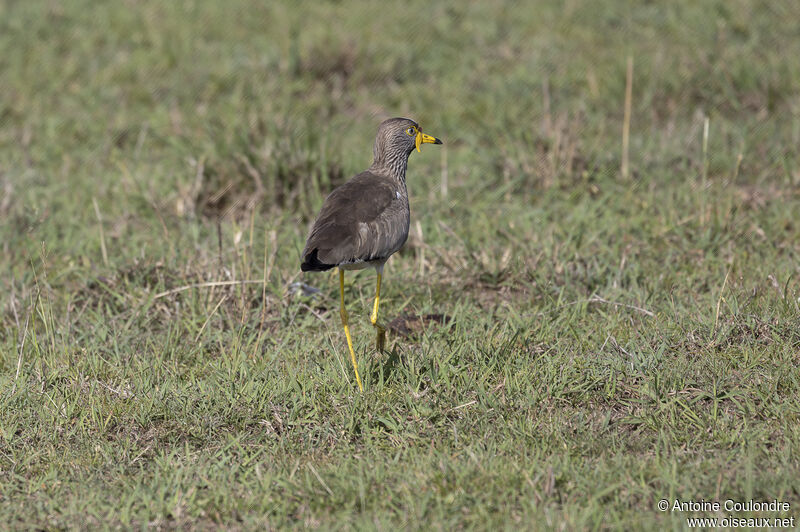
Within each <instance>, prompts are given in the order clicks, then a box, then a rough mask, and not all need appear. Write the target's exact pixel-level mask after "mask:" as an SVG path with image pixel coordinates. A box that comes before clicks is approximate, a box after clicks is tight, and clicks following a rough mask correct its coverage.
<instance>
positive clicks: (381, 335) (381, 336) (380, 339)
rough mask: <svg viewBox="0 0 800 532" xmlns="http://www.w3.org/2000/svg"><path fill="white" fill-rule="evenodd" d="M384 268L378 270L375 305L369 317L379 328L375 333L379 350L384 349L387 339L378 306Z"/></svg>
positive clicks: (376, 345)
mask: <svg viewBox="0 0 800 532" xmlns="http://www.w3.org/2000/svg"><path fill="white" fill-rule="evenodd" d="M382 271H383V268H382V267H381V268H380V269H378V270H377V272H378V284H377V286H376V287H375V305H374V306H373V307H372V316H370V317H369V321H371V322H372V325H374V326H375V328H376V329H377V333H376V335H375V348H376V349H377V350H378V351H383V345H384V343H385V341H386V330H385V329H384V328H383V327H381V326H380V325H378V306H379V305H380V301H381V272H382Z"/></svg>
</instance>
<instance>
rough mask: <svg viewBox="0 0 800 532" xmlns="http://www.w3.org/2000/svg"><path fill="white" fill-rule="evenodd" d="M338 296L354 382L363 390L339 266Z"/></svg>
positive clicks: (342, 276)
mask: <svg viewBox="0 0 800 532" xmlns="http://www.w3.org/2000/svg"><path fill="white" fill-rule="evenodd" d="M339 296H340V298H341V302H342V306H341V309H340V310H339V314H340V315H341V316H342V325H344V335H345V336H346V337H347V348H348V349H349V350H350V360H351V361H352V362H353V371H355V372H356V382H357V383H358V390H359V391H361V392H363V391H364V387H363V386H361V377H359V376H358V363H357V362H356V353H355V351H353V340H352V339H351V338H350V324H349V323H348V322H347V309H345V308H344V270H343V269H341V268H339Z"/></svg>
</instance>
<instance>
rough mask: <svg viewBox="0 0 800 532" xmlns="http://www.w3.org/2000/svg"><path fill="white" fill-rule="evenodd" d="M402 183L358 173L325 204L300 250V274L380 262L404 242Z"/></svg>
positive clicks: (405, 199)
mask: <svg viewBox="0 0 800 532" xmlns="http://www.w3.org/2000/svg"><path fill="white" fill-rule="evenodd" d="M408 226H409V206H408V195H407V192H406V187H405V183H403V182H399V181H397V180H396V179H393V178H391V177H388V176H384V175H380V174H376V173H373V172H370V171H366V172H362V173H360V174H358V175H356V176H355V177H353V178H352V179H351V180H350V181H348V182H347V183H345V184H344V185H342V186H340V187H338V188H337V189H335V190H334V191H333V192H331V194H330V195H329V196H328V197H327V198H326V199H325V202H324V203H323V205H322V209H321V210H320V213H319V215H318V216H317V219H316V221H315V222H314V226H313V228H312V229H311V234H310V235H309V237H308V240H307V241H306V246H305V249H303V255H302V257H303V262H302V264H301V265H300V268H301V269H302V270H303V271H323V270H329V269H331V268H333V267H335V266H339V265H344V264H359V263H364V262H372V261H382V260H386V259H387V258H388V257H389V256H390V255H392V254H393V253H394V252H396V251H397V250H399V249H400V248H401V247H402V246H403V244H404V243H405V241H406V239H407V238H408Z"/></svg>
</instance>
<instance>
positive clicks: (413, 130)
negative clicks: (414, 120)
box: [406, 127, 417, 137]
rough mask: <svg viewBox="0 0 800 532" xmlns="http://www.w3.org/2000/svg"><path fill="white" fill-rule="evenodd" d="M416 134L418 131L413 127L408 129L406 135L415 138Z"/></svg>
mask: <svg viewBox="0 0 800 532" xmlns="http://www.w3.org/2000/svg"><path fill="white" fill-rule="evenodd" d="M416 133H417V130H416V129H414V128H413V127H410V128H408V129H406V134H408V136H409V137H413V136H414V135H415V134H416Z"/></svg>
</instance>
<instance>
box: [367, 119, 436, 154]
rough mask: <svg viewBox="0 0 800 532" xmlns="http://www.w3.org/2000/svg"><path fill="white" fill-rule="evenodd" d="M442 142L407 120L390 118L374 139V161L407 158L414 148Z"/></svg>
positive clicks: (385, 121) (379, 128) (382, 124)
mask: <svg viewBox="0 0 800 532" xmlns="http://www.w3.org/2000/svg"><path fill="white" fill-rule="evenodd" d="M441 143H442V141H441V140H439V139H437V138H436V137H432V136H431V135H426V134H425V133H423V132H422V128H420V127H419V124H417V123H416V122H414V121H413V120H411V119H408V118H390V119H389V120H384V121H383V122H382V123H381V125H380V126H379V127H378V135H377V136H376V137H375V147H374V150H373V151H374V154H375V161H376V162H377V161H387V160H392V159H395V158H396V157H399V156H402V157H405V158H408V156H409V155H410V154H411V152H412V151H414V148H416V149H417V151H421V150H420V149H419V147H420V146H422V145H423V144H441Z"/></svg>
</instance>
